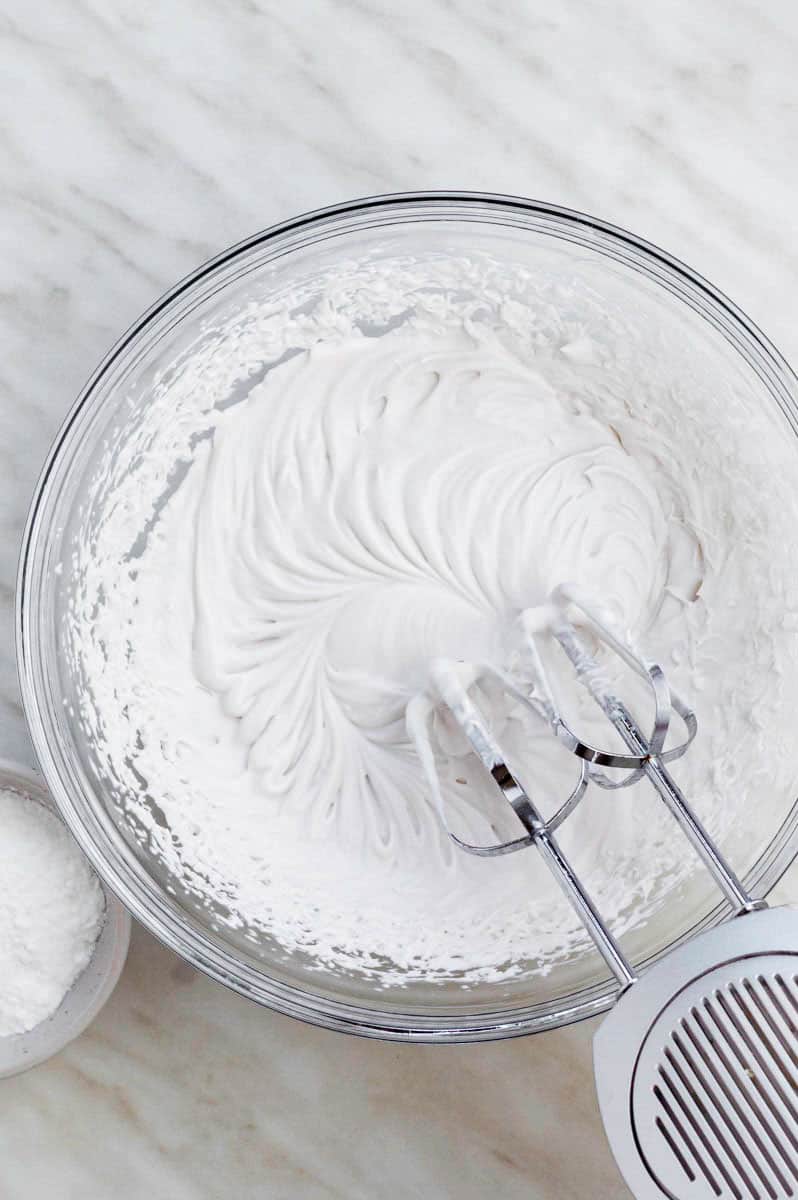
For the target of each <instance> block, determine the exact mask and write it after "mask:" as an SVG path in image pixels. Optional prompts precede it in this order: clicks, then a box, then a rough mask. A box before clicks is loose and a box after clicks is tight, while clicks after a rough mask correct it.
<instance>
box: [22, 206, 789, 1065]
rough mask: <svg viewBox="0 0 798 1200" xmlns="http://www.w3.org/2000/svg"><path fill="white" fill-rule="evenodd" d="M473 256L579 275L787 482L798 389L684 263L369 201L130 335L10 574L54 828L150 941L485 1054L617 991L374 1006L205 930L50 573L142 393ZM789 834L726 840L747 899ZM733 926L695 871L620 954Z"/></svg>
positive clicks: (208, 274) (513, 211)
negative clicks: (352, 294)
mask: <svg viewBox="0 0 798 1200" xmlns="http://www.w3.org/2000/svg"><path fill="white" fill-rule="evenodd" d="M474 252H479V253H481V254H486V255H491V256H493V257H494V258H495V259H498V260H501V259H504V260H505V261H512V262H513V263H514V264H523V265H525V266H527V267H528V269H529V271H530V272H531V273H532V275H534V274H535V273H538V274H539V273H541V272H547V273H550V274H554V275H557V274H559V275H560V276H563V277H568V278H575V277H578V279H579V280H580V285H581V286H583V287H585V288H588V289H589V290H590V292H591V295H592V296H593V297H594V298H595V297H596V296H598V297H600V298H601V303H602V304H603V305H605V306H606V310H607V312H608V313H609V314H610V315H611V314H612V313H613V312H616V311H617V312H618V313H619V314H623V316H624V319H625V322H626V324H627V325H628V323H629V321H630V320H631V321H633V322H635V323H636V328H637V329H638V330H639V336H640V337H641V338H644V339H645V338H649V339H653V342H654V343H657V344H659V342H660V341H661V343H662V345H663V346H664V345H665V344H666V343H667V345H669V346H670V347H671V351H669V352H668V353H669V361H668V363H667V369H668V370H669V371H671V372H672V373H673V375H674V378H677V377H678V376H679V373H680V372H681V371H682V370H683V369H686V368H685V364H689V365H690V370H691V371H692V372H693V376H692V377H693V378H695V371H696V369H698V370H700V373H701V377H702V379H704V381H705V382H707V383H708V384H709V385H711V386H712V387H713V388H716V390H717V394H718V396H723V395H725V394H726V390H727V389H729V388H731V387H733V388H734V391H735V395H736V396H737V398H738V403H743V404H744V406H745V407H746V409H747V411H750V412H751V413H752V414H753V413H755V414H757V415H758V419H759V418H761V417H762V414H765V415H766V417H767V421H768V432H767V436H768V437H772V438H776V439H781V440H782V441H783V442H784V443H785V445H788V446H794V458H795V463H794V465H795V468H796V478H798V438H796V436H795V435H796V432H798V406H797V405H796V401H797V400H798V386H797V384H796V379H795V377H794V376H793V374H792V373H791V371H790V370H789V368H788V367H787V365H786V364H785V362H784V361H783V359H782V358H781V357H780V355H779V354H778V353H777V351H776V350H775V349H774V348H773V347H772V346H771V345H770V344H769V342H768V341H767V340H766V339H765V338H764V337H763V336H762V334H761V333H760V332H759V331H758V330H757V329H756V328H755V327H754V326H753V325H752V324H751V322H750V321H749V320H748V319H747V318H746V317H745V316H744V315H743V314H742V313H741V312H740V311H739V310H738V309H736V308H735V307H734V305H732V304H731V303H730V302H729V301H728V300H727V299H726V298H725V297H724V296H722V295H720V294H719V293H718V292H717V291H716V290H715V289H714V288H713V287H711V286H710V285H709V284H708V283H706V282H705V281H704V280H703V279H701V278H699V277H698V276H697V275H695V274H694V273H693V272H692V271H690V270H688V269H687V268H686V267H685V266H683V265H682V264H681V263H679V262H677V261H675V260H674V259H672V258H670V257H669V256H668V255H666V254H664V253H663V252H662V251H660V250H658V249H656V248H655V247H653V246H651V245H648V244H646V243H645V242H642V241H641V240H639V239H638V238H635V237H632V236H631V235H630V234H628V233H625V232H624V231H622V230H620V229H616V228H613V227H611V226H608V225H606V224H604V223H602V222H600V221H597V220H594V219H593V218H591V217H588V216H585V215H583V214H580V213H575V212H570V211H567V210H564V209H558V208H553V207H551V206H549V205H544V204H538V203H534V202H531V201H527V200H522V199H517V198H513V197H504V196H492V195H482V194H472V193H432V194H408V195H399V196H386V197H377V198H374V199H367V200H362V201H357V202H354V203H351V204H345V205H340V206H337V207H334V208H330V209H325V210H322V211H320V212H316V213H311V214H309V215H306V216H301V217H297V218H296V219H295V220H292V221H287V222H285V223H284V224H282V225H279V226H276V227H274V228H273V229H270V230H267V231H266V232H264V233H261V234H258V235H257V236H255V237H253V238H250V239H249V240H247V241H245V242H243V243H241V244H240V245H238V246H235V247H234V248H232V249H230V250H228V251H226V252H225V253H223V254H221V255H219V256H218V257H217V258H215V259H213V260H212V261H211V262H209V263H207V264H206V265H205V266H203V267H201V268H200V269H199V270H197V271H195V272H194V274H192V275H191V276H189V277H188V278H187V279H185V280H184V281H183V282H182V283H180V284H178V285H177V286H176V287H175V288H174V289H173V290H172V291H171V292H169V293H168V294H167V295H166V296H164V297H163V299H162V300H160V301H159V302H158V303H157V304H156V305H155V306H154V307H153V308H152V309H151V310H150V311H149V312H147V313H146V314H145V315H144V316H143V317H142V318H141V319H140V320H139V321H138V322H136V324H135V325H134V326H133V327H132V329H130V330H129V332H128V333H127V334H126V335H125V336H124V337H123V338H122V339H121V341H120V342H119V343H118V344H117V345H116V346H115V347H114V348H113V350H112V351H111V352H110V353H109V354H108V356H107V358H106V359H105V361H104V362H103V363H102V364H101V366H100V367H99V368H98V370H97V371H96V372H95V374H94V375H93V377H92V378H91V379H90V381H89V383H88V384H87V386H86V387H85V389H84V391H83V393H82V394H81V396H80V397H79V399H78V400H77V402H76V404H75V405H74V407H73V408H72V410H71V412H70V413H69V415H68V417H67V419H66V421H65V423H64V425H63V427H62V429H61V432H60V434H59V435H58V437H57V439H56V442H55V445H54V446H53V448H52V451H51V454H50V456H49V459H48V461H47V463H46V466H45V468H44V471H43V474H42V477H41V480H40V483H39V486H38V490H37V493H36V496H35V499H34V501H33V505H32V508H31V512H30V517H29V521H28V526H27V530H26V534H25V541H24V549H23V553H22V559H21V565H20V575H19V587H18V651H19V664H20V673H21V683H22V693H23V698H24V704H25V711H26V714H27V718H28V721H29V724H30V729H31V733H32V737H33V741H34V744H35V747H36V751H37V754H38V756H39V760H40V763H41V766H42V770H43V771H44V774H45V776H46V779H47V783H48V785H49V787H50V790H51V792H52V795H53V796H54V798H55V800H56V802H57V804H58V806H59V808H60V810H61V812H62V814H63V816H64V819H65V820H66V822H67V823H68V825H69V826H70V828H71V829H72V831H73V833H74V835H75V837H76V838H77V839H78V841H79V843H80V845H81V846H82V848H83V850H84V851H85V852H86V854H87V855H88V856H89V858H90V860H91V862H92V863H93V865H94V866H95V868H96V869H97V871H98V873H99V874H100V876H101V877H102V879H103V880H104V881H105V883H106V884H107V885H108V886H109V887H110V888H112V889H113V891H114V892H115V893H116V894H117V895H118V896H119V897H120V899H121V900H122V901H123V902H124V903H125V904H126V905H127V907H128V908H129V909H130V911H131V912H132V913H133V915H134V916H135V917H137V918H138V920H140V921H141V922H142V923H143V924H144V925H145V926H146V927H147V928H148V929H150V930H151V931H152V932H153V933H154V934H155V935H156V936H157V937H159V938H160V939H161V940H162V941H163V942H165V943H166V944H167V945H168V946H170V947H171V948H172V949H173V950H175V951H177V953H179V954H181V955H182V956H183V957H184V958H186V959H187V960H188V961H189V962H191V963H192V964H193V965H194V966H196V967H198V968H200V969H201V970H203V971H205V972H207V973H208V974H209V975H211V976H212V977H213V978H215V979H217V980H219V981H221V982H223V983H225V984H227V985H229V986H230V987H232V988H235V989H236V990H237V991H239V992H241V993H242V994H244V995H247V996H249V997H251V998H252V999H254V1000H257V1001H259V1002H260V1003H262V1004H266V1005H269V1006H271V1007H273V1008H275V1009H278V1010H280V1011H281V1012H283V1013H287V1014H289V1015H291V1016H294V1017H298V1018H302V1019H304V1020H307V1021H311V1022H314V1023H316V1024H319V1025H323V1026H327V1027H329V1028H332V1029H337V1030H343V1031H348V1032H353V1033H359V1034H363V1035H367V1036H373V1037H384V1038H394V1039H397V1040H418V1041H427V1042H447V1041H457V1040H481V1039H489V1038H502V1037H509V1036H514V1035H518V1034H524V1033H530V1032H534V1031H538V1030H543V1029H547V1028H552V1027H554V1026H557V1025H561V1024H564V1023H567V1022H570V1021H575V1020H578V1019H580V1018H583V1017H587V1016H589V1015H591V1014H594V1013H598V1012H600V1011H602V1010H604V1009H606V1008H607V1007H609V1005H610V1004H611V1003H612V1000H613V997H614V987H613V982H612V981H611V980H610V979H609V977H608V976H607V972H606V970H605V968H604V966H603V964H602V962H601V961H600V960H599V959H598V956H597V955H596V954H595V953H593V952H591V951H590V950H589V948H586V949H585V950H584V951H583V952H579V953H575V954H574V955H573V957H572V958H571V959H569V960H567V961H563V962H560V963H558V964H557V965H556V966H555V967H554V968H553V969H552V970H551V971H550V972H549V973H548V974H546V975H544V974H541V973H540V972H539V971H535V972H532V971H530V972H529V973H524V972H521V974H520V976H519V977H518V978H515V979H514V980H512V981H510V982H503V983H496V984H489V983H484V984H479V985H474V986H473V987H468V988H464V987H462V986H457V985H456V984H452V985H451V986H449V985H448V984H447V985H444V986H441V985H435V986H433V985H429V986H426V985H425V984H424V983H415V984H412V985H409V986H407V987H397V988H394V989H391V988H385V987H379V988H377V987H375V986H373V985H370V984H369V982H368V980H364V979H362V978H355V977H352V978H348V977H347V978H345V977H342V976H340V975H337V974H332V973H330V972H329V971H325V970H323V969H319V964H314V963H308V962H307V961H304V962H303V961H301V960H300V959H299V958H297V957H292V956H291V955H290V954H286V953H283V952H281V951H280V948H279V947H276V946H273V945H269V944H266V943H265V942H264V944H262V945H252V944H251V943H249V942H246V941H245V940H243V939H236V937H235V936H234V935H233V934H232V933H229V932H220V931H219V929H218V928H212V924H213V922H212V921H211V920H209V918H208V914H207V913H204V912H203V911H201V910H199V909H198V908H197V907H196V906H194V905H192V903H191V902H190V899H189V898H188V897H187V896H186V895H184V894H182V893H181V888H180V881H179V880H176V879H174V878H171V877H170V876H169V875H168V873H167V872H166V871H165V869H164V868H163V867H162V866H161V865H159V863H157V862H155V861H153V860H152V858H151V857H149V856H148V854H147V852H146V849H145V847H144V846H142V845H141V844H139V842H138V841H137V839H136V837H135V835H134V832H133V831H132V830H131V829H130V828H127V827H126V826H125V822H124V821H123V820H120V818H119V814H118V812H117V810H116V808H115V806H114V804H113V803H112V802H111V801H110V798H109V794H108V792H107V790H106V788H105V786H104V784H103V783H102V781H101V780H100V779H98V775H97V773H96V771H95V770H94V769H93V767H92V747H91V745H90V744H88V742H87V738H86V734H85V732H84V729H83V727H82V725H81V724H80V723H79V722H78V721H77V720H76V719H75V716H74V713H75V710H76V708H77V707H78V703H77V702H78V700H79V697H80V689H81V680H80V679H79V678H77V677H76V673H75V671H74V670H73V668H72V667H71V665H70V661H69V660H68V656H67V655H66V654H65V653H64V650H63V641H62V637H61V629H62V627H63V626H62V622H63V619H64V614H65V610H66V605H67V604H68V593H69V580H68V578H66V574H67V573H65V574H63V575H62V573H61V571H62V564H65V563H69V561H70V547H71V546H74V544H75V539H76V538H77V537H80V536H82V535H83V536H85V533H86V530H90V528H91V526H92V523H93V522H96V521H98V520H100V519H101V517H102V505H103V504H104V503H108V502H109V501H108V496H107V495H105V494H104V492H103V486H102V480H101V479H100V480H99V483H98V472H100V473H102V472H101V471H100V465H101V464H104V465H103V467H102V470H105V466H106V465H107V462H108V455H109V454H110V455H111V456H113V454H114V452H115V448H116V447H119V446H122V445H124V444H125V441H126V437H127V436H128V434H129V432H130V430H131V429H132V428H134V427H135V423H136V421H137V419H138V418H139V416H140V414H141V413H142V412H144V411H146V409H147V405H148V403H150V400H151V397H152V395H153V389H155V388H156V387H160V386H162V385H163V382H164V381H165V380H166V381H169V380H170V379H175V378H178V377H179V376H180V372H181V371H182V370H183V369H184V367H185V364H186V362H187V361H188V360H190V359H192V358H193V356H196V355H199V354H201V355H204V356H205V359H204V361H206V362H212V361H213V346H214V345H215V344H216V345H218V339H219V338H220V337H223V336H224V330H225V329H228V330H229V329H231V328H235V329H236V331H237V334H239V335H240V334H241V331H242V330H243V331H244V332H246V329H247V322H248V320H249V314H251V311H252V305H253V301H257V302H259V303H261V302H263V301H264V299H266V300H268V299H269V298H270V297H271V298H272V300H274V299H275V298H279V297H280V295H281V294H288V293H289V292H291V294H294V295H295V294H296V290H297V288H299V289H300V290H301V289H304V294H305V297H306V303H307V304H310V305H312V304H313V294H314V280H315V279H317V278H319V277H321V276H322V275H323V274H324V273H329V272H330V270H333V269H334V268H335V266H336V264H337V263H341V262H347V263H348V262H352V261H354V260H361V259H363V258H367V259H369V260H379V259H380V258H381V257H388V258H391V259H393V258H395V257H396V256H397V255H424V254H434V255H444V256H455V257H460V258H462V257H463V256H468V255H469V254H472V253H474ZM369 332H370V334H371V335H372V336H375V335H378V334H379V330H374V329H371V330H369ZM674 346H676V347H678V351H677V352H676V353H673V352H672V348H673V347H674ZM250 348H251V353H250V354H249V355H248V356H246V361H242V362H241V363H240V366H239V370H238V374H237V375H236V377H229V378H226V379H224V380H223V381H222V384H223V388H222V391H223V393H224V395H225V396H227V397H229V396H235V395H236V394H237V393H236V389H238V394H246V390H247V388H248V387H249V386H251V385H252V381H253V380H257V379H258V378H260V377H262V375H263V372H264V370H266V369H268V362H263V361H260V362H259V361H258V345H257V339H255V341H254V343H250ZM663 353H664V351H663ZM741 397H742V399H741V400H740V398H741ZM761 423H762V421H761V419H760V420H759V425H760V426H761ZM787 453H788V454H789V453H791V452H790V451H789V450H788V451H787ZM733 802H734V800H733V798H732V799H730V803H733ZM797 824H798V806H796V805H795V804H794V797H793V796H786V797H784V798H782V799H778V800H773V801H772V802H771V803H770V804H769V805H763V807H762V810H761V812H758V813H757V820H756V827H755V830H753V831H752V830H751V821H750V819H749V820H748V821H747V822H741V823H740V829H738V831H737V834H735V832H734V830H733V829H732V831H731V832H730V833H729V835H728V837H727V838H725V839H724V841H723V848H724V849H725V850H726V851H727V852H728V853H729V855H730V856H731V858H732V860H733V863H734V865H735V867H736V868H737V869H738V871H739V873H740V874H741V875H742V876H743V877H744V879H745V881H746V883H747V885H748V887H749V888H750V889H751V891H752V892H753V893H754V894H755V895H757V896H762V895H764V894H765V893H766V892H767V891H768V890H769V889H770V888H771V887H772V885H773V884H774V883H775V882H776V880H777V879H778V878H779V876H780V875H781V874H782V872H783V871H784V870H785V868H786V867H787V865H788V864H789V863H790V862H791V860H792V858H793V856H794V854H795V852H796V836H797V833H796V827H797ZM743 825H744V826H745V828H744V829H743V828H742V826H743ZM685 853H688V851H687V849H686V850H685ZM726 911H727V910H726V909H725V907H724V905H723V904H722V903H721V902H720V901H719V898H718V895H717V893H716V892H715V891H714V890H713V886H712V884H711V882H710V881H709V879H708V878H707V877H706V875H705V873H703V872H701V871H700V870H698V871H696V873H695V877H694V878H692V877H691V880H690V883H689V886H681V887H679V888H677V889H675V890H674V893H673V896H672V897H671V899H670V903H669V904H668V906H667V909H666V910H665V911H664V913H663V914H662V916H661V918H659V919H657V920H652V921H649V922H647V923H646V924H644V925H643V926H642V927H639V928H632V929H630V930H629V932H627V934H626V935H625V936H624V938H623V945H624V948H625V950H626V952H627V953H628V954H629V955H630V956H631V957H632V958H633V959H634V960H635V961H636V962H637V963H638V964H641V965H644V964H646V963H647V962H651V961H653V960H655V959H656V958H657V957H658V956H660V955H662V954H663V953H664V952H665V951H666V950H668V949H669V948H671V947H672V946H673V945H675V944H676V943H678V942H679V941H681V940H683V939H685V938H687V937H689V936H690V935H691V934H693V933H694V932H696V931H697V930H698V929H700V928H702V927H704V926H707V925H709V924H713V923H715V922H717V921H718V920H720V919H721V918H722V917H723V916H724V915H725V914H726Z"/></svg>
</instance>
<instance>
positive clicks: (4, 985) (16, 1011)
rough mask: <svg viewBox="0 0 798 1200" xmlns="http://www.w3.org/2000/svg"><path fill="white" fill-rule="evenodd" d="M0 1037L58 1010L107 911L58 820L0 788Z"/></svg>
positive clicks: (86, 960) (39, 806)
mask: <svg viewBox="0 0 798 1200" xmlns="http://www.w3.org/2000/svg"><path fill="white" fill-rule="evenodd" d="M0 845H2V848H3V865H2V871H0V1037H8V1036H9V1035H11V1034H16V1033H25V1032H27V1031H28V1030H29V1029H33V1027H34V1026H35V1025H38V1024H39V1023H40V1022H41V1021H44V1020H45V1019H46V1018H47V1017H49V1016H51V1015H52V1013H54V1012H55V1010H56V1009H57V1008H58V1006H59V1004H60V1003H61V1001H62V1000H63V998H64V996H65V995H66V994H67V992H68V991H69V989H70V987H71V986H72V984H73V983H74V982H75V980H76V979H77V977H78V976H79V975H80V973H81V971H83V970H84V968H85V967H86V966H87V965H88V963H89V960H90V959H91V956H92V952H93V950H94V945H95V943H96V941H97V938H98V937H99V934H100V928H101V926H102V922H103V917H104V913H105V898H104V896H103V893H102V889H101V887H100V884H99V883H98V881H97V878H96V876H95V875H94V874H93V872H92V870H91V868H90V867H89V865H88V863H87V862H86V860H85V859H84V858H83V855H82V854H81V853H80V850H79V849H78V847H77V846H76V845H75V842H74V841H73V840H72V838H71V837H70V835H69V834H68V833H67V831H66V829H65V828H64V826H63V825H62V824H61V822H60V821H59V820H58V818H57V817H56V816H55V815H54V814H53V813H51V812H49V811H48V810H47V809H46V808H45V807H44V805H42V804H39V803H38V802H37V801H36V800H33V799H31V798H30V797H29V796H23V795H21V794H20V793H19V792H15V791H11V790H8V789H4V790H1V791H0Z"/></svg>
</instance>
